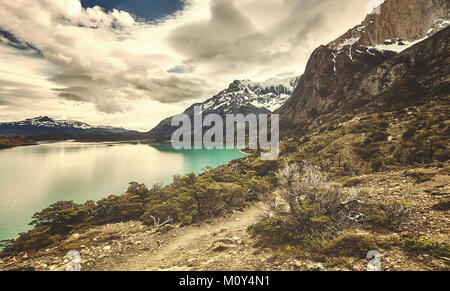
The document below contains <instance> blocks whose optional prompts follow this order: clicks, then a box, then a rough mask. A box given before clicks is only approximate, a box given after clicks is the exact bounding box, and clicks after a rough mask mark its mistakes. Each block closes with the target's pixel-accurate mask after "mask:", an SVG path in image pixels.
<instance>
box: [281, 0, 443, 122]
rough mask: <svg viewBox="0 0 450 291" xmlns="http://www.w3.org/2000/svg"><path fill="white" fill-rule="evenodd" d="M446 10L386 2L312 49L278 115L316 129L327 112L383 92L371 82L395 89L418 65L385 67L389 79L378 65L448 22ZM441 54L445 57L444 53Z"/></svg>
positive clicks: (439, 6)
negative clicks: (374, 81) (346, 29)
mask: <svg viewBox="0 0 450 291" xmlns="http://www.w3.org/2000/svg"><path fill="white" fill-rule="evenodd" d="M444 2H445V3H444ZM412 11H414V12H412ZM424 11H426V12H424ZM422 12H423V13H422ZM448 12H449V9H448V3H447V1H424V0H418V1H403V0H388V1H386V2H384V3H383V4H382V6H381V14H380V15H378V14H373V15H368V16H367V18H366V19H365V20H364V21H363V23H362V24H361V25H358V26H356V27H354V28H353V29H350V30H349V31H348V32H347V33H345V34H344V35H343V36H341V37H340V38H338V39H336V40H335V41H333V42H331V43H330V44H328V45H327V46H321V47H319V48H317V49H316V50H315V51H314V52H313V54H312V56H311V58H310V60H309V62H308V64H307V67H306V69H305V73H304V74H303V75H302V76H301V78H300V81H299V85H298V87H297V88H296V90H295V92H294V94H293V96H292V97H291V98H290V99H289V100H288V101H287V102H286V103H285V105H283V106H282V107H281V108H280V109H279V110H278V111H277V112H276V113H279V114H280V116H281V119H282V120H283V121H284V122H285V123H286V124H291V126H293V127H295V128H298V129H307V128H314V127H317V126H318V125H320V123H321V122H322V120H321V119H322V116H323V115H324V114H328V113H334V114H337V113H339V108H340V107H341V106H344V105H345V104H350V103H351V104H353V105H352V106H356V103H358V102H360V103H361V104H364V103H365V102H366V101H367V100H369V99H371V98H374V97H375V95H377V94H379V93H381V91H382V90H374V86H371V88H367V87H365V86H367V84H368V82H369V81H368V80H377V82H378V83H380V82H381V83H383V85H380V84H378V85H380V86H381V87H382V88H384V87H385V84H384V83H389V82H391V83H390V84H389V86H390V87H394V84H393V83H392V82H397V81H400V80H401V79H402V78H403V77H404V74H405V71H407V70H409V67H410V65H414V63H408V61H407V60H405V62H403V64H402V65H396V66H394V67H393V68H387V69H385V70H388V71H390V72H389V79H390V81H385V80H383V79H381V78H383V77H386V76H381V75H379V74H378V73H377V70H376V69H375V68H376V67H378V66H380V65H382V64H383V63H385V62H387V64H389V61H388V60H389V59H390V58H392V57H393V56H395V55H396V53H395V52H394V51H397V52H400V53H401V52H402V51H404V50H405V49H407V48H408V47H410V46H412V45H415V44H417V43H418V42H420V41H422V40H424V39H426V37H427V36H429V35H431V34H432V33H434V32H436V31H439V30H441V29H443V28H445V27H446V26H448V24H449V22H448ZM441 37H445V35H442V36H441ZM385 49H388V50H385ZM390 49H392V50H393V51H390ZM434 53H436V52H429V51H424V53H423V54H422V55H419V56H418V57H420V58H423V57H426V55H427V54H429V56H430V57H432V56H433V55H434ZM440 53H444V56H445V52H440ZM446 53H447V55H448V52H446ZM397 60H398V59H397ZM384 66H386V65H384ZM387 66H389V65H387ZM385 75H386V73H385ZM361 84H363V85H361ZM366 89H367V90H368V91H366Z"/></svg>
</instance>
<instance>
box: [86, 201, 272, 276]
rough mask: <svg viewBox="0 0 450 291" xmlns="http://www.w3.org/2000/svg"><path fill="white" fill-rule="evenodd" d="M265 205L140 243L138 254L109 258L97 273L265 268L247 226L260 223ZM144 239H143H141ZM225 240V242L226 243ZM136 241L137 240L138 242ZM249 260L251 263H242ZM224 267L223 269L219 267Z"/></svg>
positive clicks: (97, 266)
mask: <svg viewBox="0 0 450 291" xmlns="http://www.w3.org/2000/svg"><path fill="white" fill-rule="evenodd" d="M260 211H261V206H260V205H256V206H253V207H251V208H249V209H247V210H245V211H244V212H237V213H236V214H233V215H230V216H228V217H226V218H216V219H213V220H211V221H209V222H206V223H202V224H201V225H195V226H188V227H183V228H177V229H174V230H171V231H169V232H167V233H165V234H161V235H153V237H148V238H147V239H145V238H143V239H142V240H139V241H138V245H139V248H138V249H137V250H134V251H129V252H126V253H125V254H124V255H121V254H120V253H119V254H118V255H117V256H116V255H111V256H108V258H107V259H105V260H104V261H103V262H101V263H100V264H95V265H94V266H92V269H96V270H99V269H100V270H137V271H143V270H196V269H201V270H208V269H211V270H213V269H220V270H224V269H230V270H231V269H233V270H236V268H238V269H239V268H242V269H243V270H247V269H252V268H253V267H255V265H256V266H258V265H261V263H263V261H264V260H263V261H261V258H260V256H258V258H256V257H254V256H253V255H252V251H253V248H252V247H251V246H250V245H248V242H249V235H248V233H247V227H248V226H250V225H252V224H254V223H255V222H257V221H258V218H259V216H260ZM139 239H141V238H139ZM223 241H225V243H222V242H223ZM135 242H136V240H135ZM242 260H245V261H246V262H248V263H250V265H249V264H242ZM244 265H245V266H244ZM219 266H220V267H219Z"/></svg>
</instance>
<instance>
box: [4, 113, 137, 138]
mask: <svg viewBox="0 0 450 291" xmlns="http://www.w3.org/2000/svg"><path fill="white" fill-rule="evenodd" d="M89 134H96V135H137V134H139V132H137V131H131V130H126V129H123V128H116V127H111V126H91V125H89V124H87V123H84V122H80V121H74V120H54V119H52V118H50V117H47V116H41V117H35V118H29V119H26V120H23V121H18V122H5V123H0V136H24V135H89Z"/></svg>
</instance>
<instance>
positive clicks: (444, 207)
mask: <svg viewBox="0 0 450 291" xmlns="http://www.w3.org/2000/svg"><path fill="white" fill-rule="evenodd" d="M433 209H435V210H439V211H448V210H450V199H446V200H444V201H441V202H438V203H436V204H435V205H433Z"/></svg>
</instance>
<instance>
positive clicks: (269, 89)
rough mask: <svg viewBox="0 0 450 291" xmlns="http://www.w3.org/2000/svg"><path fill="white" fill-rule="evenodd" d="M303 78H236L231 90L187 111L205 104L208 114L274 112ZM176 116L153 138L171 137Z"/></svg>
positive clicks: (156, 130)
mask: <svg viewBox="0 0 450 291" xmlns="http://www.w3.org/2000/svg"><path fill="white" fill-rule="evenodd" d="M298 79H299V78H286V79H269V80H267V81H265V82H259V83H258V82H252V81H249V80H235V81H234V82H233V83H231V84H230V85H229V86H228V88H227V89H225V90H223V91H221V92H220V93H219V94H217V95H215V96H214V97H212V98H210V99H208V100H206V101H205V102H203V103H197V104H194V105H192V106H191V107H189V108H188V109H187V110H186V111H185V112H184V113H185V114H187V115H188V116H191V117H192V116H193V115H194V107H195V106H202V108H203V112H204V114H208V113H216V114H219V115H221V116H225V115H226V114H239V113H240V114H244V115H247V114H250V113H254V114H270V113H271V112H273V111H274V110H276V109H278V108H279V107H280V106H281V105H283V104H284V103H285V102H286V100H287V99H288V98H289V97H290V96H291V94H292V93H293V91H294V88H295V87H296V86H297V83H298ZM171 120H172V117H169V118H167V119H165V120H163V121H162V122H161V123H160V124H158V126H156V127H155V128H153V129H152V130H151V131H150V132H149V133H148V135H149V137H150V138H169V137H170V136H171V134H172V133H173V131H175V130H176V128H174V127H172V126H171Z"/></svg>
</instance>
